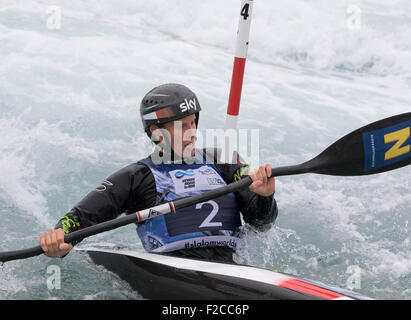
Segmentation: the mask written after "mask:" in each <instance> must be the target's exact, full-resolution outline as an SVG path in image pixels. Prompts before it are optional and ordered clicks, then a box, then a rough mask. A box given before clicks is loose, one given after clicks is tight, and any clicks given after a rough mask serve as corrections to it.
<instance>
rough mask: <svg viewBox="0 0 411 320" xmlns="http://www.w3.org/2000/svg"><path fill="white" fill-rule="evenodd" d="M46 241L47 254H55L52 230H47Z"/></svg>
mask: <svg viewBox="0 0 411 320" xmlns="http://www.w3.org/2000/svg"><path fill="white" fill-rule="evenodd" d="M44 242H45V244H46V247H47V251H46V252H47V256H51V255H53V241H52V238H51V231H49V232H46V233H45V234H44Z"/></svg>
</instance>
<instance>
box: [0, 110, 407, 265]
mask: <svg viewBox="0 0 411 320" xmlns="http://www.w3.org/2000/svg"><path fill="white" fill-rule="evenodd" d="M410 127H411V112H409V113H404V114H400V115H396V116H393V117H390V118H386V119H383V120H380V121H377V122H374V123H371V124H369V125H367V126H364V127H362V128H360V129H358V130H355V131H353V132H351V133H350V134H348V135H346V136H345V137H343V138H341V139H340V140H338V141H337V142H335V143H333V144H332V145H331V146H329V147H328V148H327V149H326V150H324V151H323V152H322V153H320V154H319V155H318V156H317V157H315V158H313V159H311V160H310V161H307V162H304V163H302V164H299V165H294V166H285V167H278V168H273V170H272V177H278V176H285V175H295V174H302V173H318V174H326V175H337V176H359V175H368V174H375V173H379V172H385V171H389V170H393V169H396V168H400V167H403V166H406V165H408V164H410V163H411V150H410V144H411V139H410ZM251 182H252V181H251V178H250V177H249V176H246V177H245V178H243V179H241V180H239V181H237V182H233V183H230V184H228V185H226V186H224V187H221V188H218V189H214V190H211V191H208V192H205V193H202V194H198V195H195V196H191V197H186V198H180V199H177V200H175V201H172V202H168V203H164V204H161V205H158V206H155V207H152V208H148V209H145V210H142V211H138V212H136V213H134V214H129V215H126V216H123V217H120V218H117V219H114V220H110V221H107V222H103V223H99V224H96V225H93V226H90V227H87V228H84V229H81V230H78V231H75V232H72V233H70V234H68V235H66V236H65V237H64V241H65V242H67V243H71V242H73V241H77V240H81V239H84V238H86V237H89V236H92V235H95V234H97V233H101V232H104V231H108V230H112V229H116V228H118V227H121V226H125V225H127V224H130V223H136V222H141V221H144V220H147V219H150V218H153V217H156V216H158V215H162V214H167V213H170V212H175V211H176V210H178V209H181V208H185V207H188V206H191V205H193V204H196V203H199V202H205V201H208V200H211V199H213V198H217V197H220V196H223V195H225V194H228V193H230V192H235V191H237V190H239V189H241V188H244V187H247V186H249V185H250V184H251ZM42 253H43V250H42V249H41V247H40V246H37V247H33V248H28V249H23V250H16V251H9V252H1V253H0V262H6V261H10V260H16V259H25V258H29V257H33V256H37V255H40V254H42Z"/></svg>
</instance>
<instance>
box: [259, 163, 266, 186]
mask: <svg viewBox="0 0 411 320" xmlns="http://www.w3.org/2000/svg"><path fill="white" fill-rule="evenodd" d="M260 173H261V179H262V181H263V184H267V172H266V171H265V167H263V166H261V167H260Z"/></svg>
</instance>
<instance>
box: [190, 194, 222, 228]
mask: <svg viewBox="0 0 411 320" xmlns="http://www.w3.org/2000/svg"><path fill="white" fill-rule="evenodd" d="M206 203H207V204H210V205H211V206H212V207H213V209H212V210H211V213H210V214H209V215H208V216H207V218H205V220H204V221H203V222H202V223H201V224H200V226H199V228H209V227H221V226H222V225H223V224H222V223H221V222H211V220H213V218H214V217H215V216H216V215H217V213H218V209H219V208H218V203H217V202H215V201H213V200H209V201H206V202H201V203H197V205H196V209H201V207H202V206H203V205H205V204H206Z"/></svg>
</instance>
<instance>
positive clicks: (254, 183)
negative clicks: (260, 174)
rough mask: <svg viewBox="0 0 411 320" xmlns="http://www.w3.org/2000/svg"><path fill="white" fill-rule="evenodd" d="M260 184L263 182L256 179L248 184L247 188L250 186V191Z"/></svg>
mask: <svg viewBox="0 0 411 320" xmlns="http://www.w3.org/2000/svg"><path fill="white" fill-rule="evenodd" d="M262 185H263V183H262V182H261V180H256V181H254V182H253V183H252V184H250V187H249V188H250V190H251V191H255V190H256V189H258V188H259V187H261V186H262Z"/></svg>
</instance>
